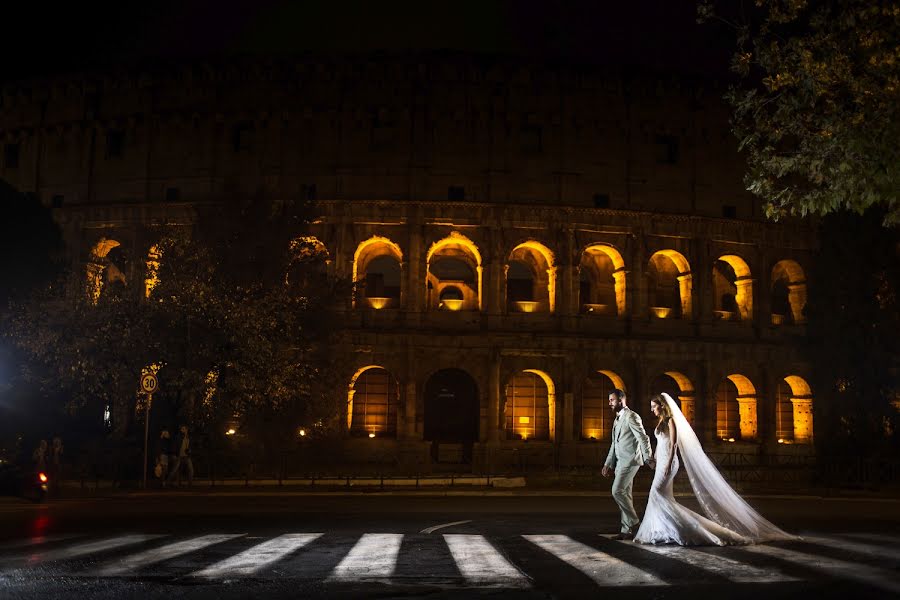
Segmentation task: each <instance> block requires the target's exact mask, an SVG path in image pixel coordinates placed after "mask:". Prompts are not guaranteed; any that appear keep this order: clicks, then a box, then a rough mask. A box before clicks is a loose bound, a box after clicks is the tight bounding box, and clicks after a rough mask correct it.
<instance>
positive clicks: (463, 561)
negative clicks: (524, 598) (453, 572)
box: [444, 533, 530, 588]
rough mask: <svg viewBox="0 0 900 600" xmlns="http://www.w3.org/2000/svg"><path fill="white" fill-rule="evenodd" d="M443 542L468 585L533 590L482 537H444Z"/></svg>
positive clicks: (518, 572)
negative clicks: (529, 588)
mask: <svg viewBox="0 0 900 600" xmlns="http://www.w3.org/2000/svg"><path fill="white" fill-rule="evenodd" d="M444 540H445V541H446V542H447V547H448V548H449V549H450V554H452V555H453V560H454V561H456V566H457V568H458V569H459V572H460V573H462V576H463V577H465V579H466V581H467V582H469V583H471V584H473V585H477V586H479V587H505V588H527V587H530V583H529V581H528V578H527V577H526V576H525V575H523V574H522V572H521V571H519V570H518V569H517V568H515V567H514V566H513V565H512V564H510V562H509V561H508V560H506V558H504V557H503V555H502V554H500V553H499V552H498V551H497V549H496V548H494V546H492V545H491V543H490V542H488V541H487V540H486V539H485V538H484V536H481V535H461V534H449V533H448V534H444Z"/></svg>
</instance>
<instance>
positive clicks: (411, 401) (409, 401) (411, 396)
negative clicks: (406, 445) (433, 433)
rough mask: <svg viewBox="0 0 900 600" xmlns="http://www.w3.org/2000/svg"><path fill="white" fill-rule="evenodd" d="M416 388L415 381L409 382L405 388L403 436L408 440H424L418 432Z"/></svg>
mask: <svg viewBox="0 0 900 600" xmlns="http://www.w3.org/2000/svg"><path fill="white" fill-rule="evenodd" d="M416 388H417V386H416V382H415V380H414V379H409V380H407V381H406V385H404V386H403V392H404V394H403V395H404V398H403V400H404V403H403V404H404V407H405V412H404V421H403V430H402V436H403V437H404V438H406V439H422V432H421V431H416V417H417V411H416V404H417V403H416V391H417V389H416Z"/></svg>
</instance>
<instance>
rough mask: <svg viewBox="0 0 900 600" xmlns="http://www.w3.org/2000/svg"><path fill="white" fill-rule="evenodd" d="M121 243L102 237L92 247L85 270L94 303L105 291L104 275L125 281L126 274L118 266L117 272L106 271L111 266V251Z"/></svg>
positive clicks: (89, 294)
mask: <svg viewBox="0 0 900 600" xmlns="http://www.w3.org/2000/svg"><path fill="white" fill-rule="evenodd" d="M121 245H122V244H120V243H119V242H118V241H116V240H113V239H109V238H105V237H104V238H100V240H99V241H98V242H97V243H96V244H94V247H93V248H92V249H91V255H90V259H89V260H88V263H87V267H86V270H85V277H86V279H87V286H86V287H87V294H88V298H89V299H90V301H91V303H92V304H97V301H98V300H100V294H101V293H102V292H103V285H104V283H105V282H104V280H103V278H104V275H106V276H107V278H111V279H115V280H119V281H122V283H125V275H124V274H123V273H122V272H121V271H120V270H119V269H118V268H117V267H114V268H115V273H106V271H107V269H108V268H109V267H111V265H110V264H109V261H108V260H107V257H108V255H109V253H110V251H111V250H112V249H113V248H118V247H119V246H121Z"/></svg>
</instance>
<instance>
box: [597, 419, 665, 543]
mask: <svg viewBox="0 0 900 600" xmlns="http://www.w3.org/2000/svg"><path fill="white" fill-rule="evenodd" d="M652 456H653V454H652V450H651V449H650V437H649V436H648V435H647V432H646V431H644V424H643V423H642V422H641V416H640V415H639V414H637V413H636V412H634V411H633V410H631V409H630V408H628V407H627V406H625V407H623V408H622V410H620V411H619V414H618V415H616V420H615V421H613V430H612V444H610V446H609V454H608V455H607V457H606V466H607V467H609V468H610V469H615V471H616V478H615V480H613V486H612V496H613V500H615V501H616V504H618V505H619V510H620V511H622V533H629V532H631V531H632V529H633V528H634V527H635V526H636V525H637V524H638V523H639V522H640V519H638V516H637V511H635V510H634V500H633V499H632V496H631V487H632V483H633V482H634V476H635V475H636V474H637V472H638V469H640V468H641V465H643V464H645V463H646V462H647V461H649V460H650V458H651V457H652Z"/></svg>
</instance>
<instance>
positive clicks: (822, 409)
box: [807, 211, 900, 458]
mask: <svg viewBox="0 0 900 600" xmlns="http://www.w3.org/2000/svg"><path fill="white" fill-rule="evenodd" d="M883 218H884V215H883V213H880V212H876V211H869V212H867V213H865V214H864V215H862V216H860V215H857V214H855V213H848V212H846V211H843V212H840V213H835V214H831V215H829V216H828V217H826V218H824V219H823V222H822V228H821V235H820V240H821V242H822V244H821V249H820V250H819V254H818V257H817V260H816V262H815V265H814V269H813V272H812V273H811V276H810V283H809V286H810V287H809V308H808V311H807V312H808V328H809V337H810V344H809V346H808V350H809V359H810V363H811V364H812V366H813V390H814V392H815V398H816V400H815V402H816V404H815V407H816V415H815V418H816V421H815V423H816V432H815V435H816V439H817V440H818V442H819V452H820V454H821V455H822V456H823V457H828V456H835V455H837V456H844V457H847V456H858V457H861V458H866V457H875V456H879V455H885V454H889V453H891V452H896V449H897V446H898V444H900V435H898V433H897V432H896V431H895V429H896V427H897V425H898V417H900V414H898V410H897V407H896V406H894V405H892V403H893V402H896V401H897V400H898V394H900V338H898V336H897V332H898V331H900V231H898V230H897V229H894V228H889V229H885V228H883V227H882V226H881V222H882V221H883Z"/></svg>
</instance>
